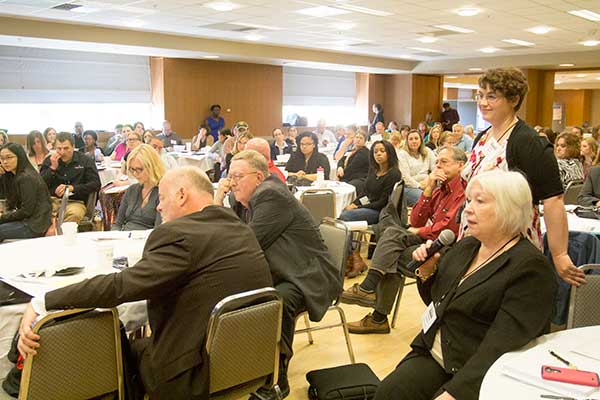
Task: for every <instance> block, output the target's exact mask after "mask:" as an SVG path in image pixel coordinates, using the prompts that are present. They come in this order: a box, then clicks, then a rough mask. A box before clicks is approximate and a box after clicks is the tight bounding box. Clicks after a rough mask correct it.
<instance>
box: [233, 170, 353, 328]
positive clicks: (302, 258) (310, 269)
mask: <svg viewBox="0 0 600 400" xmlns="http://www.w3.org/2000/svg"><path fill="white" fill-rule="evenodd" d="M230 201H233V202H232V203H230V204H232V208H233V209H234V210H235V211H236V213H237V214H238V215H240V217H241V218H242V220H245V221H247V222H248V223H249V225H250V227H251V228H252V230H253V231H254V234H255V235H256V237H257V238H258V242H259V243H260V246H261V247H262V249H263V251H264V252H265V256H266V257H267V261H268V262H269V268H270V269H271V275H272V276H273V282H274V283H275V285H277V284H278V283H280V282H282V281H286V282H291V283H293V284H294V285H295V286H296V287H298V289H300V291H301V292H302V294H303V295H304V300H305V304H306V308H307V310H308V313H309V315H310V318H311V319H312V320H313V321H320V320H321V318H323V315H324V314H325V312H326V311H327V308H328V307H329V306H330V305H331V302H332V301H333V300H334V299H335V298H336V297H337V296H338V295H339V294H340V293H341V291H342V282H341V276H340V273H339V270H338V269H337V268H336V267H335V266H334V264H333V261H332V260H331V258H330V255H329V252H328V250H327V246H325V242H324V241H323V238H322V237H321V233H320V231H319V228H318V227H317V225H316V224H315V222H314V220H313V218H312V216H311V215H310V213H309V212H308V210H307V209H306V208H305V207H304V206H303V205H302V204H300V202H299V201H298V200H297V199H296V198H295V197H294V196H293V195H292V194H291V193H290V191H289V190H288V188H287V187H286V186H285V185H284V184H282V183H281V181H280V180H279V178H277V177H276V176H274V175H271V176H270V177H269V178H267V179H266V180H265V181H264V182H263V183H261V184H260V185H259V186H258V188H257V189H256V191H255V192H254V194H253V195H252V197H251V198H250V202H249V209H248V210H246V209H245V208H244V206H243V205H242V204H241V203H239V202H237V201H235V200H233V199H231V198H230Z"/></svg>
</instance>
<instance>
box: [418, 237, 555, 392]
mask: <svg viewBox="0 0 600 400" xmlns="http://www.w3.org/2000/svg"><path fill="white" fill-rule="evenodd" d="M479 246H480V242H479V241H478V240H477V239H475V238H474V237H467V238H465V239H463V240H461V241H460V242H458V243H457V244H456V245H454V247H453V248H452V249H451V250H450V251H448V253H446V255H445V256H444V257H443V258H442V260H441V261H440V265H439V268H438V272H437V274H436V275H435V276H434V277H432V278H431V279H429V280H427V281H426V282H425V283H421V282H420V281H419V280H417V281H418V284H419V293H420V294H421V297H422V298H423V301H424V302H425V303H426V304H429V303H431V301H433V302H434V304H435V306H436V307H435V309H436V315H437V320H436V322H435V324H434V325H433V326H432V327H431V328H430V329H429V330H428V331H427V333H426V334H423V332H422V331H421V333H420V334H419V335H418V336H417V337H416V338H415V340H414V341H413V342H412V344H411V347H413V349H415V350H416V351H417V352H427V353H428V352H429V349H430V348H431V347H432V345H433V341H434V338H435V334H436V331H437V330H438V329H441V340H442V353H443V357H444V367H445V369H446V372H447V373H449V374H452V375H453V378H452V379H450V380H449V381H448V382H447V383H446V384H445V385H444V387H443V389H444V390H446V391H448V392H449V393H450V394H451V395H453V396H454V397H455V398H457V399H460V400H469V399H473V400H475V399H477V398H478V397H479V388H480V386H481V382H482V380H483V377H484V376H485V373H486V372H487V370H488V369H489V368H490V366H491V365H492V364H493V363H494V362H495V361H496V360H497V359H498V358H499V357H500V356H501V355H502V354H504V353H506V352H509V351H513V350H516V349H518V348H520V347H522V346H524V345H526V344H527V343H528V342H529V341H531V340H532V339H534V338H536V337H537V336H539V335H541V334H543V333H546V332H547V330H548V328H549V327H550V319H551V317H552V313H553V311H554V300H555V295H556V290H557V282H556V277H555V273H554V268H553V267H552V266H551V265H550V263H549V262H548V260H547V259H546V258H545V257H544V255H543V254H542V253H541V252H540V251H539V250H538V249H537V248H536V247H535V246H534V245H533V244H531V242H529V240H527V239H524V238H521V240H520V241H519V242H518V243H517V244H516V245H515V246H513V247H512V248H510V249H509V250H508V251H507V252H505V253H503V254H501V255H500V256H498V257H497V258H496V259H494V260H492V261H491V262H490V263H489V264H488V265H486V266H484V267H483V268H482V269H480V270H479V271H477V272H476V273H474V274H473V275H472V276H470V277H469V278H467V279H466V280H465V281H464V282H463V283H462V284H461V285H460V286H458V289H457V290H456V292H455V294H454V295H452V290H451V289H452V287H453V286H454V287H455V286H456V284H457V283H458V280H460V278H461V277H462V276H463V275H464V273H465V272H466V271H467V269H468V268H469V266H470V264H471V261H472V260H473V258H474V257H475V255H476V254H477V251H478V249H479ZM423 379H427V378H426V377H423Z"/></svg>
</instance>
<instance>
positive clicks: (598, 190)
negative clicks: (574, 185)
mask: <svg viewBox="0 0 600 400" xmlns="http://www.w3.org/2000/svg"><path fill="white" fill-rule="evenodd" d="M577 204H579V205H581V206H586V207H589V206H594V207H599V206H600V166H598V167H592V169H590V173H589V174H588V176H587V178H585V181H584V182H583V187H582V188H581V192H579V195H578V196H577Z"/></svg>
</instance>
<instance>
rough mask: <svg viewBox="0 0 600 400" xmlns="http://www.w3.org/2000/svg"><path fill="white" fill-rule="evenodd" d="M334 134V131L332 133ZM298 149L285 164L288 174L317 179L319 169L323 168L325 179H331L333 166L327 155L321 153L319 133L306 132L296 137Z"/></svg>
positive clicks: (312, 179)
mask: <svg viewBox="0 0 600 400" xmlns="http://www.w3.org/2000/svg"><path fill="white" fill-rule="evenodd" d="M332 135H333V133H332ZM296 140H297V142H298V150H296V151H295V152H293V153H292V155H291V156H290V159H289V160H288V162H287V165H286V166H285V169H286V170H287V172H288V176H297V177H298V178H304V179H309V180H311V181H314V180H316V179H317V170H318V169H319V167H321V168H323V174H324V175H325V179H329V173H330V172H331V167H330V165H329V160H328V159H327V156H326V155H325V154H323V153H319V140H318V138H317V135H315V134H314V133H311V132H304V133H302V134H300V135H298V137H297V138H296Z"/></svg>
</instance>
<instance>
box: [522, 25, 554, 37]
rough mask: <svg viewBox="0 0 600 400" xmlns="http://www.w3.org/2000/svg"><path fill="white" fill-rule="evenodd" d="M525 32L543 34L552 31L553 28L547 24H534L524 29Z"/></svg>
mask: <svg viewBox="0 0 600 400" xmlns="http://www.w3.org/2000/svg"><path fill="white" fill-rule="evenodd" d="M525 30H526V31H527V32H531V33H535V34H536V35H545V34H546V33H548V32H550V31H553V30H554V28H551V27H549V26H534V27H533V28H529V29H525Z"/></svg>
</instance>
